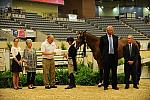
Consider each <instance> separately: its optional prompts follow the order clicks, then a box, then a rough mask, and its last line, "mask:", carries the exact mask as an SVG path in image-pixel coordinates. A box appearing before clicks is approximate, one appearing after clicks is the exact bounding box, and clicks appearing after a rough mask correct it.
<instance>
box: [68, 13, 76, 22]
mask: <svg viewBox="0 0 150 100" xmlns="http://www.w3.org/2000/svg"><path fill="white" fill-rule="evenodd" d="M68 17H69V21H77V15H75V14H68Z"/></svg>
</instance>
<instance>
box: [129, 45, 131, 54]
mask: <svg viewBox="0 0 150 100" xmlns="http://www.w3.org/2000/svg"><path fill="white" fill-rule="evenodd" d="M129 52H130V56H131V52H132V47H131V44H129Z"/></svg>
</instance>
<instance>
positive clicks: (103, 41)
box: [99, 34, 118, 63]
mask: <svg viewBox="0 0 150 100" xmlns="http://www.w3.org/2000/svg"><path fill="white" fill-rule="evenodd" d="M112 38H113V47H114V55H115V58H114V61H116V63H118V51H117V49H118V37H117V36H115V35H112ZM99 48H100V52H101V55H102V59H103V61H104V62H109V59H108V55H109V40H108V36H107V34H106V35H104V36H102V37H101V38H100V45H99Z"/></svg>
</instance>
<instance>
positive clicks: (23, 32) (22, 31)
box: [17, 28, 25, 38]
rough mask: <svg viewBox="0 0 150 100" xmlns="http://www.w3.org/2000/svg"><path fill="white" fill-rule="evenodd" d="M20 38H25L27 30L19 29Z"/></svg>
mask: <svg viewBox="0 0 150 100" xmlns="http://www.w3.org/2000/svg"><path fill="white" fill-rule="evenodd" d="M17 37H19V38H25V30H24V29H22V28H21V29H18V36H17Z"/></svg>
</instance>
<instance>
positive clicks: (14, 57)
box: [11, 48, 19, 63]
mask: <svg viewBox="0 0 150 100" xmlns="http://www.w3.org/2000/svg"><path fill="white" fill-rule="evenodd" d="M11 54H12V56H13V59H14V60H15V61H16V62H17V63H18V62H19V61H18V60H17V58H16V55H15V49H14V48H11Z"/></svg>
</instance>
